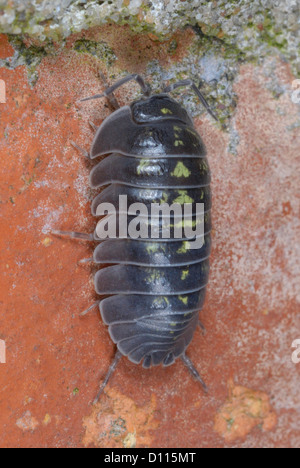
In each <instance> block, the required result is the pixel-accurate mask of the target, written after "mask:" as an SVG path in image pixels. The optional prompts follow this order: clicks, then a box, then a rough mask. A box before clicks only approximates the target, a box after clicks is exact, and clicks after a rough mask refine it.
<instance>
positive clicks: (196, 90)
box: [164, 80, 219, 122]
mask: <svg viewBox="0 0 300 468" xmlns="http://www.w3.org/2000/svg"><path fill="white" fill-rule="evenodd" d="M182 86H189V87H190V88H192V90H193V91H194V93H195V94H196V95H197V96H198V98H199V99H200V101H201V103H202V104H203V106H204V107H205V109H206V110H207V112H208V113H209V114H210V115H211V116H212V117H213V118H214V119H215V120H216V121H217V122H218V121H219V119H218V117H217V116H216V115H215V114H214V113H213V111H212V110H211V108H210V107H209V105H208V102H207V101H206V99H205V97H204V96H203V94H202V93H201V91H200V89H199V88H198V87H197V86H196V85H195V83H194V81H193V80H181V81H178V82H177V83H173V84H171V85H170V86H167V87H166V88H164V92H165V93H170V92H172V91H174V89H176V88H180V87H182Z"/></svg>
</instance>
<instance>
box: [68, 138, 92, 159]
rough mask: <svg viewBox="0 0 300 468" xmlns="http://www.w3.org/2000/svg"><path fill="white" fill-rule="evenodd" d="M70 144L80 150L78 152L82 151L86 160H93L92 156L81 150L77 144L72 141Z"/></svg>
mask: <svg viewBox="0 0 300 468" xmlns="http://www.w3.org/2000/svg"><path fill="white" fill-rule="evenodd" d="M70 143H71V145H72V146H73V147H74V148H76V149H78V151H80V153H81V154H83V156H84V157H85V158H87V159H91V157H90V154H89V153H88V152H87V151H86V150H85V149H84V148H81V146H79V145H77V143H75V142H74V141H72V140H70Z"/></svg>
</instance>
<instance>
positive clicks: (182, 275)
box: [181, 269, 189, 281]
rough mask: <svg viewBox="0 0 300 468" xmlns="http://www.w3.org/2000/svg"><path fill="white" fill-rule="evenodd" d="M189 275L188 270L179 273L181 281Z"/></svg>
mask: <svg viewBox="0 0 300 468" xmlns="http://www.w3.org/2000/svg"><path fill="white" fill-rule="evenodd" d="M188 275H189V269H187V270H183V272H182V273H181V279H182V281H184V280H185V279H186V278H187V277H188Z"/></svg>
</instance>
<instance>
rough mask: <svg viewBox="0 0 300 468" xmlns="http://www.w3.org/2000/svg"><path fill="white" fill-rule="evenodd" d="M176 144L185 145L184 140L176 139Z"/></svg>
mask: <svg viewBox="0 0 300 468" xmlns="http://www.w3.org/2000/svg"><path fill="white" fill-rule="evenodd" d="M174 145H175V146H184V143H183V141H182V140H175V143H174Z"/></svg>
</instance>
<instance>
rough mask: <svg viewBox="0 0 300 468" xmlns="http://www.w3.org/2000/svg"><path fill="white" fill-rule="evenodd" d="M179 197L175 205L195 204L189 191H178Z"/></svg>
mask: <svg viewBox="0 0 300 468" xmlns="http://www.w3.org/2000/svg"><path fill="white" fill-rule="evenodd" d="M177 192H178V193H179V197H177V198H176V199H175V200H174V201H173V203H178V204H179V205H184V204H185V203H193V201H194V200H193V198H191V197H190V196H189V195H188V192H187V190H177Z"/></svg>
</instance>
